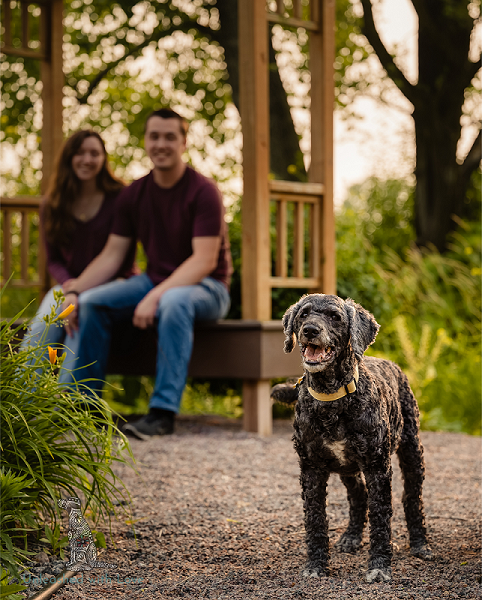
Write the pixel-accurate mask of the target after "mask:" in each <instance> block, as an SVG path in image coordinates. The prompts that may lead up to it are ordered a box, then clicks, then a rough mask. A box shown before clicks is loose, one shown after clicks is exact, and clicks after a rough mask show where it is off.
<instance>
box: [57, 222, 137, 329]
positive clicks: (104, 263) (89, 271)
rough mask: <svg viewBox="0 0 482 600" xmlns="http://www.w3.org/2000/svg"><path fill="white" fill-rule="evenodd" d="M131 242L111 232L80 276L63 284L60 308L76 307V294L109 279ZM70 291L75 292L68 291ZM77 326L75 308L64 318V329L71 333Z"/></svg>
mask: <svg viewBox="0 0 482 600" xmlns="http://www.w3.org/2000/svg"><path fill="white" fill-rule="evenodd" d="M131 242H132V240H131V238H128V237H123V236H120V235H116V234H114V233H111V234H110V235H109V237H108V239H107V242H106V244H105V246H104V249H103V250H102V252H101V253H100V254H99V255H98V256H97V257H96V258H94V260H93V261H92V262H91V263H90V264H89V266H88V267H86V268H85V269H84V271H83V272H82V274H81V275H80V277H78V278H77V279H71V280H69V281H67V282H66V283H65V284H64V294H65V303H64V306H63V307H62V308H66V307H67V306H69V304H74V305H75V308H76V309H77V295H78V294H80V293H81V292H85V290H89V289H90V288H93V287H95V286H97V285H101V284H102V283H106V282H107V281H110V280H111V279H112V278H113V277H114V275H115V274H116V273H117V272H118V271H119V269H120V267H121V265H122V263H123V261H124V259H125V257H126V255H127V252H128V250H129V247H130V245H131ZM71 291H73V292H76V293H75V294H73V293H70V292H71ZM77 328H78V326H77V310H75V311H73V312H72V313H71V314H70V315H69V317H68V318H67V319H66V323H65V329H66V331H67V334H68V335H72V329H77Z"/></svg>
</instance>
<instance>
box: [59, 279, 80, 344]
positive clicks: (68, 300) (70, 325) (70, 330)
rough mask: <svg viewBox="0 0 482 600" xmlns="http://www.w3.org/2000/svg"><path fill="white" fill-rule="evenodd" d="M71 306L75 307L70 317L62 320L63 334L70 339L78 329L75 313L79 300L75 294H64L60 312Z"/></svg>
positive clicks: (76, 314)
mask: <svg viewBox="0 0 482 600" xmlns="http://www.w3.org/2000/svg"><path fill="white" fill-rule="evenodd" d="M71 281H73V280H71ZM71 304H73V305H74V306H75V310H73V311H72V312H71V313H70V315H67V316H66V317H65V319H64V327H65V332H66V334H67V335H68V336H69V337H72V336H73V335H74V331H77V330H78V328H79V322H78V312H77V308H78V305H79V299H78V297H77V294H69V292H65V302H64V303H63V304H62V311H63V310H65V309H66V308H67V307H68V306H70V305H71Z"/></svg>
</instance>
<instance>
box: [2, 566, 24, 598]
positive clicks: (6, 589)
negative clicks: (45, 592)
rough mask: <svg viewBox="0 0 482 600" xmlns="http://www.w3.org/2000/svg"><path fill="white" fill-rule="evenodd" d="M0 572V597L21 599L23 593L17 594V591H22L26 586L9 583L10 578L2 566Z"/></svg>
mask: <svg viewBox="0 0 482 600" xmlns="http://www.w3.org/2000/svg"><path fill="white" fill-rule="evenodd" d="M1 573H2V574H1V577H0V598H1V599H2V600H23V598H24V596H23V594H18V593H17V592H23V591H24V590H26V589H27V586H25V585H19V584H18V583H9V581H10V579H12V578H11V577H10V576H9V574H8V572H7V571H6V570H5V569H4V568H3V567H2V570H1Z"/></svg>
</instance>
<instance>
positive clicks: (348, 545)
mask: <svg viewBox="0 0 482 600" xmlns="http://www.w3.org/2000/svg"><path fill="white" fill-rule="evenodd" d="M361 545H362V536H361V535H353V534H349V533H346V532H345V533H344V534H343V535H342V536H341V538H340V539H339V540H338V541H337V542H336V544H335V548H336V549H337V550H338V552H346V553H348V554H354V553H355V552H356V551H357V550H359V549H360V547H361Z"/></svg>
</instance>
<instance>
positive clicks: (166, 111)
mask: <svg viewBox="0 0 482 600" xmlns="http://www.w3.org/2000/svg"><path fill="white" fill-rule="evenodd" d="M152 117H161V119H177V120H178V121H179V124H180V126H181V133H182V134H183V135H184V137H186V136H187V130H188V128H189V124H188V122H187V121H186V119H185V118H184V117H182V116H181V115H179V114H178V113H177V112H176V111H175V110H172V108H160V109H159V110H155V111H153V112H151V114H150V115H149V116H148V117H147V119H146V124H145V125H144V133H146V130H147V123H148V122H149V119H152Z"/></svg>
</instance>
